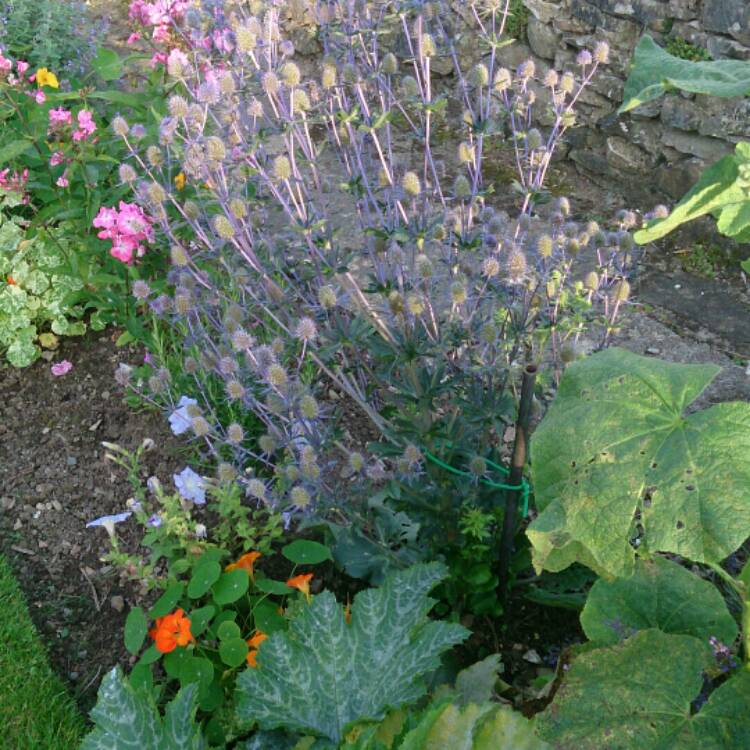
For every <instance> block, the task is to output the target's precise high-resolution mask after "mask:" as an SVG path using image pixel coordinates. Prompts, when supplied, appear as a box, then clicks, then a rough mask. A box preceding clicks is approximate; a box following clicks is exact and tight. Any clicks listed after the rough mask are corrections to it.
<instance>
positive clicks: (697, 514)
mask: <svg viewBox="0 0 750 750" xmlns="http://www.w3.org/2000/svg"><path fill="white" fill-rule="evenodd" d="M718 369H719V368H717V367H715V366H714V365H682V364H674V363H669V362H663V361H659V360H655V359H652V358H649V357H640V356H638V355H636V354H632V353H630V352H627V351H624V350H622V349H617V348H613V349H609V350H606V351H604V352H600V353H598V354H594V355H592V356H590V357H588V358H586V359H584V360H581V361H579V362H576V363H574V364H572V365H571V366H570V367H569V368H568V369H567V370H566V372H565V375H564V377H563V379H562V382H561V384H560V389H559V391H558V394H557V397H556V398H555V400H554V402H553V404H552V405H551V407H550V408H549V410H548V412H547V415H546V416H545V418H544V420H543V421H542V424H541V425H540V426H539V428H537V430H536V432H535V433H534V436H533V438H532V441H531V462H532V477H533V481H534V488H535V493H536V499H537V504H538V506H539V507H540V509H541V513H540V515H539V516H538V517H537V518H536V519H535V520H534V521H533V522H532V523H531V524H530V526H529V528H528V530H527V534H528V536H529V539H530V540H531V543H532V546H533V560H534V565H535V567H536V568H537V570H542V569H547V570H552V571H557V570H562V569H563V568H566V567H567V566H568V565H570V564H572V563H573V562H576V561H577V562H581V563H583V564H584V565H588V566H589V567H591V568H592V569H593V570H595V571H596V572H598V573H599V574H600V575H603V576H605V577H615V576H628V575H630V573H632V571H633V566H634V560H635V552H634V547H635V546H639V548H640V549H643V550H647V551H649V552H658V551H661V552H673V553H676V554H679V555H682V556H683V557H687V558H689V559H691V560H696V561H699V562H718V561H720V560H722V559H724V558H725V557H726V556H727V555H729V554H731V553H732V552H734V551H735V550H736V549H737V547H739V545H740V544H742V542H744V540H745V539H746V538H747V537H748V536H749V535H750V502H749V501H748V497H747V488H748V487H750V462H748V460H747V457H748V456H749V455H750V404H746V403H723V404H718V405H716V406H713V407H711V408H710V409H706V410H704V411H697V412H694V413H692V414H689V415H686V414H685V410H686V408H687V407H688V406H689V405H690V404H691V402H692V401H693V400H694V399H695V398H696V397H697V396H698V395H699V394H700V393H701V392H702V391H703V390H704V388H705V387H706V386H707V385H708V384H709V383H710V382H711V380H712V379H713V378H714V377H715V376H716V374H717V372H718Z"/></svg>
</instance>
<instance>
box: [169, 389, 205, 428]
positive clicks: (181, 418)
mask: <svg viewBox="0 0 750 750" xmlns="http://www.w3.org/2000/svg"><path fill="white" fill-rule="evenodd" d="M197 405H198V402H197V401H196V400H195V399H194V398H188V397H187V396H182V397H181V398H180V400H179V401H178V402H177V408H176V409H175V410H174V411H173V412H172V413H171V414H170V415H169V426H170V427H171V428H172V432H173V433H174V434H175V435H182V434H183V433H184V432H187V431H188V430H189V429H190V428H191V426H192V424H193V420H192V417H191V416H190V415H189V414H188V409H189V408H190V407H191V406H197Z"/></svg>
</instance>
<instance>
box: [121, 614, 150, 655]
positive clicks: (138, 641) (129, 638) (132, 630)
mask: <svg viewBox="0 0 750 750" xmlns="http://www.w3.org/2000/svg"><path fill="white" fill-rule="evenodd" d="M147 632H148V621H147V620H146V615H145V614H144V612H143V610H142V609H141V608H140V607H133V609H131V610H130V612H128V617H127V619H126V620H125V648H126V649H127V650H128V651H129V652H130V653H131V654H137V653H138V652H139V651H140V650H141V646H143V641H145V640H146V633H147Z"/></svg>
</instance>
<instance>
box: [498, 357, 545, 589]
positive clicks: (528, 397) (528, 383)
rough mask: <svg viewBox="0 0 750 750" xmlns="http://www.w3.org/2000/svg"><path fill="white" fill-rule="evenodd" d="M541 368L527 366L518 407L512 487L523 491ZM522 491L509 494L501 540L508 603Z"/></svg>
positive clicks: (502, 583)
mask: <svg viewBox="0 0 750 750" xmlns="http://www.w3.org/2000/svg"><path fill="white" fill-rule="evenodd" d="M537 370H538V367H537V366H536V365H534V364H531V365H526V367H525V369H524V371H523V381H522V384H521V403H520V404H519V406H518V419H517V420H516V437H515V440H514V442H513V457H512V458H511V464H510V476H509V477H508V484H510V485H511V486H513V487H519V486H520V485H521V482H522V480H523V469H524V466H525V465H526V453H527V445H528V442H529V440H528V437H529V422H530V420H531V404H532V402H533V400H534V382H535V381H536V374H537ZM519 494H520V490H519V489H511V490H506V494H505V515H504V517H503V533H502V536H501V538H500V570H499V584H498V592H497V593H498V596H499V597H500V599H502V600H505V598H506V596H507V593H508V571H509V569H510V557H511V554H512V552H513V537H514V536H515V533H516V513H517V512H518V498H519Z"/></svg>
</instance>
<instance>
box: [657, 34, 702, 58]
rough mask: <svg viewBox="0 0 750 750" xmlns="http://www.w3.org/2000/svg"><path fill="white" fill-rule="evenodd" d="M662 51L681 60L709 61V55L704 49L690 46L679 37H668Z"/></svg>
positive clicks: (685, 40) (693, 45)
mask: <svg viewBox="0 0 750 750" xmlns="http://www.w3.org/2000/svg"><path fill="white" fill-rule="evenodd" d="M664 49H665V50H666V51H667V52H669V54H670V55H672V56H673V57H679V58H680V59H681V60H690V61H692V62H701V61H706V60H710V59H711V53H710V52H709V51H708V50H707V49H706V48H705V47H700V46H698V45H697V44H692V43H691V42H688V41H687V39H683V38H682V37H681V36H670V37H668V38H667V41H666V42H665V44H664Z"/></svg>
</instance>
